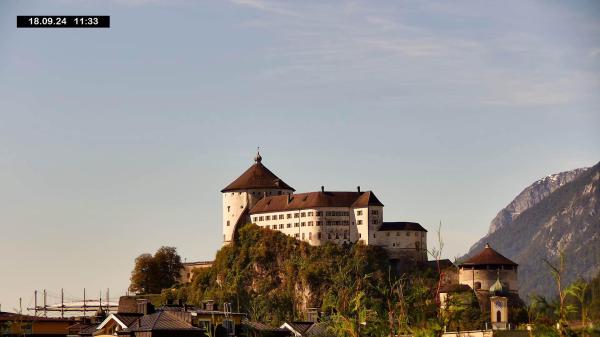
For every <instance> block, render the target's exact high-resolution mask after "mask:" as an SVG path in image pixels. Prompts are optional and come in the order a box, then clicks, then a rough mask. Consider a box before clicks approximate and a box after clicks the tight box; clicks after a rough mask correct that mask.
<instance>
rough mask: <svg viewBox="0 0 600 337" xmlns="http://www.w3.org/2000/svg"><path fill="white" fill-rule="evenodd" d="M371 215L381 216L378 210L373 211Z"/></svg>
mask: <svg viewBox="0 0 600 337" xmlns="http://www.w3.org/2000/svg"><path fill="white" fill-rule="evenodd" d="M371 214H373V215H377V214H379V211H378V210H376V209H374V210H372V211H371Z"/></svg>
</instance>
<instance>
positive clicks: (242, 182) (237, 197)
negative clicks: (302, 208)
mask: <svg viewBox="0 0 600 337" xmlns="http://www.w3.org/2000/svg"><path fill="white" fill-rule="evenodd" d="M294 191H295V190H294V189H293V188H292V187H291V186H289V185H288V184H286V183H285V182H283V180H281V179H279V178H278V177H277V176H276V175H275V174H274V173H273V172H271V171H270V170H269V169H268V168H266V167H265V166H264V165H263V164H262V157H261V155H260V153H259V152H257V153H256V157H254V165H252V166H250V168H248V169H247V170H246V171H245V172H244V173H242V175H241V176H239V177H238V178H237V179H235V180H234V181H233V182H232V183H231V184H229V185H227V187H225V188H224V189H222V190H221V193H222V194H223V244H224V245H226V244H229V243H230V242H231V241H232V240H233V236H234V235H235V231H236V228H237V227H238V226H239V225H241V224H244V223H248V222H250V216H249V212H250V209H251V208H252V207H254V205H256V203H257V202H258V201H259V200H260V199H262V198H263V197H265V196H272V195H282V194H292V193H293V192H294Z"/></svg>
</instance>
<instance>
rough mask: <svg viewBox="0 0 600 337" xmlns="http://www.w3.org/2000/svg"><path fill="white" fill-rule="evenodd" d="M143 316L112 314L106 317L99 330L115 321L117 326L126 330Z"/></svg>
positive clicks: (136, 314)
mask: <svg viewBox="0 0 600 337" xmlns="http://www.w3.org/2000/svg"><path fill="white" fill-rule="evenodd" d="M142 316H143V314H139V313H117V314H110V315H108V317H106V318H105V319H104V320H103V321H102V322H101V323H100V324H98V327H97V329H102V328H104V326H105V325H106V324H108V322H110V321H115V322H117V324H119V325H120V326H121V328H123V329H125V328H127V327H129V325H131V323H133V322H135V321H136V320H137V319H138V318H140V317H142Z"/></svg>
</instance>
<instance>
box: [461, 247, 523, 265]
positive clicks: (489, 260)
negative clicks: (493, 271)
mask: <svg viewBox="0 0 600 337" xmlns="http://www.w3.org/2000/svg"><path fill="white" fill-rule="evenodd" d="M479 265H498V266H499V265H504V266H517V264H516V263H514V262H513V261H511V260H509V259H508V258H506V257H504V256H503V255H502V254H500V253H498V252H497V251H495V250H493V249H492V247H490V245H489V244H487V243H486V244H485V248H484V249H483V250H482V251H481V252H480V253H479V254H477V255H475V256H473V257H471V258H469V259H467V260H466V261H464V262H463V263H461V264H460V265H459V266H479Z"/></svg>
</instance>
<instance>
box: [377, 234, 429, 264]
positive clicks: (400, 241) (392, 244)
mask: <svg viewBox="0 0 600 337" xmlns="http://www.w3.org/2000/svg"><path fill="white" fill-rule="evenodd" d="M377 236H378V237H377V241H376V244H377V245H378V246H382V247H384V248H385V250H386V251H387V252H388V255H389V256H390V258H392V259H398V258H400V257H406V256H410V257H411V258H413V259H415V260H416V261H427V233H426V232H422V231H408V230H405V231H381V232H377Z"/></svg>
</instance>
